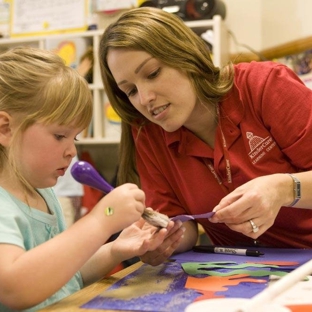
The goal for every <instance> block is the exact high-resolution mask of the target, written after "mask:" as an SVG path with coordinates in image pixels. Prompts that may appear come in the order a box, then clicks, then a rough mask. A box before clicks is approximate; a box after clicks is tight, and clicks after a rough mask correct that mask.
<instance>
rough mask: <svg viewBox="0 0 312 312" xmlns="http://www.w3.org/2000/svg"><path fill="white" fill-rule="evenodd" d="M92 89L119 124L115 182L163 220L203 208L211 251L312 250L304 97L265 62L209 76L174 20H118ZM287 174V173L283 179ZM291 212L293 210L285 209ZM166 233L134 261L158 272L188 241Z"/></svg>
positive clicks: (311, 118) (197, 47) (207, 65)
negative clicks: (104, 97)
mask: <svg viewBox="0 0 312 312" xmlns="http://www.w3.org/2000/svg"><path fill="white" fill-rule="evenodd" d="M100 63H101V72H102V78H103V83H104V86H105V89H106V91H107V94H108V97H109V100H110V103H111V104H112V106H113V107H114V109H115V110H116V112H117V113H118V114H119V115H120V116H121V118H122V139H121V146H120V156H121V157H120V170H119V183H124V182H130V181H131V182H135V183H137V184H138V183H140V185H141V187H142V189H143V190H144V191H145V193H146V196H147V199H146V200H147V205H148V206H151V207H153V208H154V209H157V210H159V211H161V212H162V213H166V214H168V215H169V216H173V215H178V214H184V213H188V214H199V213H204V212H209V211H214V212H215V214H214V216H213V217H212V218H210V219H209V220H204V219H201V220H197V221H198V222H200V223H201V224H202V226H203V227H204V229H205V231H206V232H207V234H208V236H209V237H210V239H211V240H212V242H213V243H214V244H220V245H244V246H250V245H255V244H256V245H261V246H270V247H295V248H310V247H311V246H312V230H311V224H312V210H309V209H296V208H312V192H311V191H310V190H311V189H312V173H311V171H310V170H311V168H312V157H311V156H310V155H311V152H310V145H311V142H312V107H311V103H312V92H311V90H309V89H308V88H307V87H305V86H304V85H303V83H302V82H301V81H300V79H299V78H298V77H297V76H296V75H295V74H294V73H293V72H292V71H291V70H290V69H288V68H287V67H285V66H284V65H281V64H277V63H273V62H263V63H257V62H252V63H250V64H238V65H235V66H234V65H231V64H229V65H227V66H225V67H224V68H222V69H219V68H216V67H215V66H214V65H213V62H212V60H211V58H210V54H209V51H208V49H207V47H206V45H205V43H204V42H203V40H202V39H201V38H200V37H198V36H197V35H196V34H195V33H193V31H192V30H190V29H189V28H188V27H187V26H186V25H185V24H184V23H183V22H182V21H181V20H180V19H179V18H178V17H177V16H175V15H174V14H170V13H166V12H164V11H162V10H160V9H155V8H138V9H133V10H130V11H128V12H126V13H124V14H123V15H122V16H121V17H120V18H119V19H118V20H117V21H116V22H115V23H113V24H111V25H110V26H109V27H108V28H107V29H106V30H105V32H104V34H103V37H102V39H101V44H100ZM290 173H293V174H290ZM295 207H296V208H295ZM184 225H185V233H184V238H183V240H182V241H181V243H180V244H179V246H178V247H177V248H176V247H175V246H172V243H173V242H175V241H176V239H177V237H178V236H179V235H180V234H179V233H180V231H177V232H176V231H175V228H173V229H172V231H171V232H170V233H169V234H168V236H167V239H166V241H165V242H164V243H163V244H162V245H161V247H159V248H158V249H157V250H155V251H153V252H148V253H146V254H145V255H144V256H142V260H143V261H145V262H148V263H151V264H154V265H156V264H159V263H161V262H162V261H164V260H165V259H166V258H167V257H168V256H170V255H171V254H172V253H173V252H181V251H185V250H188V249H190V248H191V247H192V246H193V245H194V244H195V242H196V240H197V226H196V224H195V223H194V222H187V223H185V224H184Z"/></svg>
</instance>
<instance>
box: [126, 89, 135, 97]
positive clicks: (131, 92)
mask: <svg viewBox="0 0 312 312" xmlns="http://www.w3.org/2000/svg"><path fill="white" fill-rule="evenodd" d="M136 91H137V89H136V88H134V89H131V90H130V91H129V92H127V93H126V94H127V97H130V96H133V95H135V94H136Z"/></svg>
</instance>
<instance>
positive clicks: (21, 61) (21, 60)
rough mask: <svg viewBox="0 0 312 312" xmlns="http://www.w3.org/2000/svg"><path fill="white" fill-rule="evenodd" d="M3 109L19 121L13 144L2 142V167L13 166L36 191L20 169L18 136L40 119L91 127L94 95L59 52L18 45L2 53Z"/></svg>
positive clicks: (0, 93)
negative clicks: (5, 145) (3, 143)
mask: <svg viewBox="0 0 312 312" xmlns="http://www.w3.org/2000/svg"><path fill="white" fill-rule="evenodd" d="M0 111H4V112H7V113H8V114H10V115H11V116H14V118H16V120H17V122H18V127H17V130H16V131H15V133H14V134H13V138H12V142H11V144H10V148H9V149H7V148H4V147H3V146H1V145H0V170H2V168H3V166H5V165H10V166H12V169H13V172H14V174H16V175H17V176H18V177H19V179H20V180H21V181H22V183H23V184H24V185H25V187H26V189H27V190H28V191H32V188H31V187H30V186H29V185H28V183H27V181H25V179H24V178H23V177H22V176H21V175H20V173H19V172H18V170H17V167H18V164H16V161H15V157H14V153H15V151H16V148H17V144H18V143H17V141H18V140H17V139H18V138H20V137H21V136H20V135H21V134H22V133H23V132H24V131H25V130H26V129H27V128H28V127H29V126H31V125H33V124H34V123H36V122H42V123H45V124H52V123H57V124H59V125H69V124H71V125H72V124H73V125H74V126H75V127H77V128H80V127H81V128H85V127H87V126H88V125H89V123H90V120H91V117H92V95H91V93H90V90H89V88H88V84H87V83H86V81H85V79H84V78H83V77H81V76H80V75H79V74H78V72H77V71H76V70H74V69H72V68H70V67H68V66H66V65H65V63H64V61H63V60H62V59H61V58H60V57H59V56H57V55H56V54H55V53H53V52H50V51H46V50H41V49H36V48H30V47H20V48H14V49H12V50H9V51H7V52H5V53H2V54H0ZM51 152H53V151H51Z"/></svg>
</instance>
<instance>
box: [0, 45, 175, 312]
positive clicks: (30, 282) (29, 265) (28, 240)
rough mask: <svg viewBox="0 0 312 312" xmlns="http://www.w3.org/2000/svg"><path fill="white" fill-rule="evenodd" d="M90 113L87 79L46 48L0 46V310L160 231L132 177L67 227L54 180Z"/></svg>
mask: <svg viewBox="0 0 312 312" xmlns="http://www.w3.org/2000/svg"><path fill="white" fill-rule="evenodd" d="M91 115H92V98H91V95H90V91H89V89H88V86H87V84H86V82H85V80H84V79H83V78H82V77H80V76H79V74H78V73H77V72H76V71H75V70H73V69H71V68H69V67H66V66H65V65H64V63H63V61H62V60H61V59H60V58H59V57H58V56H56V55H55V54H53V53H52V52H47V51H42V50H38V49H33V48H16V49H13V50H11V51H8V52H6V53H3V54H1V55H0V311H1V312H3V311H12V310H17V309H18V310H25V309H27V311H35V310H38V309H39V308H42V307H44V306H47V305H49V304H51V303H53V302H56V301H58V300H60V299H62V298H64V297H66V296H68V295H70V294H72V293H74V292H76V291H78V290H79V289H81V288H82V287H83V286H84V285H87V284H89V283H92V282H94V281H96V280H98V279H100V278H101V277H103V276H104V275H105V274H106V273H108V272H109V271H110V270H111V269H112V268H113V267H115V266H116V265H117V264H118V263H120V262H122V261H124V260H126V259H129V258H132V257H134V256H137V255H140V254H142V253H145V252H146V251H147V250H150V249H153V248H156V247H157V246H159V244H161V242H162V241H163V239H164V236H165V235H166V232H167V230H166V229H162V230H161V231H157V229H156V228H153V227H152V226H148V225H145V223H144V221H143V220H142V219H140V216H141V214H142V212H143V210H144V208H145V195H144V193H143V191H141V190H140V189H139V188H138V187H137V186H136V185H134V184H124V185H122V186H120V187H117V188H115V190H114V191H112V192H111V193H109V194H108V195H106V196H105V197H104V198H103V199H102V200H101V201H100V202H99V203H98V204H97V205H96V206H95V207H94V209H93V210H92V211H91V212H90V213H89V214H88V215H87V216H85V217H84V218H82V219H80V220H79V221H78V222H76V223H75V224H74V225H72V226H71V227H70V228H69V229H67V230H65V223H64V218H63V216H62V213H61V207H60V205H59V203H58V201H57V199H56V196H55V194H54V192H53V190H52V188H51V187H52V186H54V185H55V184H56V181H57V179H58V177H60V176H63V175H64V173H65V171H66V169H67V168H68V166H69V164H70V162H71V160H72V158H73V157H74V156H75V155H76V148H75V140H76V137H77V135H78V134H79V133H80V132H81V131H82V130H83V129H84V128H85V127H87V126H88V124H89V122H90V119H91ZM139 219H140V220H139ZM138 220H139V221H138ZM135 221H137V222H136V223H135V224H133V225H132V226H130V227H128V228H127V229H125V231H124V232H122V233H121V234H120V236H119V238H118V239H117V240H115V241H114V242H111V243H108V244H104V243H105V242H106V241H107V240H108V238H109V237H110V236H111V235H112V234H113V233H116V232H119V231H120V230H122V229H123V228H125V227H127V226H129V225H131V224H132V223H133V222H135ZM172 223H173V222H172ZM171 226H172V224H171ZM169 227H170V225H169Z"/></svg>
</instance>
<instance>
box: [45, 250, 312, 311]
mask: <svg viewBox="0 0 312 312" xmlns="http://www.w3.org/2000/svg"><path fill="white" fill-rule="evenodd" d="M262 251H264V253H265V255H264V256H261V259H260V257H245V256H237V255H218V254H203V253H194V252H187V253H184V254H180V255H176V256H174V257H173V258H174V262H173V263H176V264H181V263H185V262H189V261H192V262H198V261H200V262H207V261H208V262H210V261H222V260H225V259H226V260H227V261H240V262H242V261H243V262H245V261H247V262H250V261H251V262H254V261H255V262H257V261H256V260H259V261H260V260H265V261H267V260H271V261H274V260H276V259H279V260H280V261H295V262H297V263H298V264H299V265H300V264H303V263H304V262H306V261H308V260H310V259H311V258H312V250H295V249H294V250H292V249H264V250H262ZM173 263H172V264H171V266H173V265H174V264H173ZM148 267H149V269H148V270H150V271H151V272H154V271H157V270H158V269H157V268H158V267H151V266H148ZM165 267H170V263H168V264H166V265H165ZM145 268H146V265H143V263H142V262H138V263H135V264H133V265H132V266H130V267H127V268H125V269H123V270H121V271H119V272H117V273H116V274H114V275H112V276H110V277H107V278H105V279H103V280H101V281H98V282H96V283H94V284H92V285H90V286H88V287H86V288H84V289H82V290H80V291H78V292H77V293H75V294H73V295H71V296H69V297H67V298H65V299H63V300H61V301H60V302H58V303H55V304H53V305H51V306H49V307H46V308H44V309H42V310H40V311H41V312H44V311H66V312H74V311H76V312H88V311H89V312H91V311H99V312H100V311H101V312H104V311H106V312H107V311H109V312H116V311H125V310H122V308H121V309H120V310H116V309H114V310H113V309H111V308H110V309H106V310H103V309H96V308H92V309H90V308H88V309H86V308H84V309H83V308H80V307H81V306H82V305H84V304H86V303H88V302H90V300H92V299H94V298H95V297H97V296H98V295H100V294H102V293H103V292H104V291H105V290H107V289H108V288H110V289H111V288H112V287H111V286H112V285H114V286H113V287H115V285H116V283H117V284H119V283H120V282H121V281H123V279H124V278H126V279H127V278H128V277H129V276H133V275H137V276H140V277H142V276H143V275H140V274H142V271H143V272H144V270H145ZM169 275H170V274H169ZM175 275H176V274H171V275H170V276H171V278H172V279H173V280H174V279H175ZM160 276H164V275H162V272H161V274H160ZM143 284H144V283H143ZM137 286H138V284H137ZM138 287H141V288H140V289H142V288H143V289H145V291H146V292H148V293H149V294H150V288H149V289H147V290H146V285H145V286H144V285H142V284H141V283H139V286H138ZM135 289H136V290H135V291H138V290H139V288H135ZM124 290H125V291H124ZM117 291H118V294H122V295H123V293H125V294H127V292H129V289H128V287H124V286H121V287H120V288H118V289H117ZM162 294H163V293H162V292H161V295H162ZM237 297H240V296H237ZM308 297H310V296H308ZM105 300H106V299H105ZM123 305H124V304H123ZM288 306H289V305H288ZM139 307H140V308H141V305H140V306H139ZM140 311H144V308H142V310H140ZM145 311H146V310H145ZM148 311H150V310H148ZM179 311H183V309H182V310H181V309H180V310H179ZM291 311H292V312H306V311H312V306H311V302H310V303H309V304H306V305H305V306H301V307H297V306H296V305H294V306H293V307H291ZM128 312H129V310H128Z"/></svg>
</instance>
